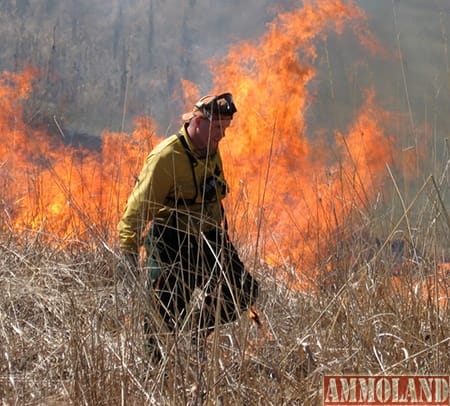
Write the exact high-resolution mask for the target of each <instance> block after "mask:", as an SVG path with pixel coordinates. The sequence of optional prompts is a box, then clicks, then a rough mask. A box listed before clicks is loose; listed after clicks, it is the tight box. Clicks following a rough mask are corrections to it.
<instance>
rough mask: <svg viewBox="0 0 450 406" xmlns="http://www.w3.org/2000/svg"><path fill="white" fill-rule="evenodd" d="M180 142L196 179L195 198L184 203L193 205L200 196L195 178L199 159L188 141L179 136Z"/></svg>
mask: <svg viewBox="0 0 450 406" xmlns="http://www.w3.org/2000/svg"><path fill="white" fill-rule="evenodd" d="M177 138H178V140H179V141H180V142H181V145H183V148H184V150H185V152H186V155H187V156H188V158H189V162H190V163H191V170H192V177H193V179H194V186H195V196H194V197H193V198H192V199H188V200H186V199H183V201H184V203H186V204H193V203H195V201H196V200H197V195H198V185H197V177H196V176H195V167H196V166H197V165H198V162H197V158H196V157H195V156H194V154H193V153H192V151H191V149H190V148H189V145H188V144H187V142H186V139H185V138H184V137H183V136H182V135H181V134H180V133H178V134H177Z"/></svg>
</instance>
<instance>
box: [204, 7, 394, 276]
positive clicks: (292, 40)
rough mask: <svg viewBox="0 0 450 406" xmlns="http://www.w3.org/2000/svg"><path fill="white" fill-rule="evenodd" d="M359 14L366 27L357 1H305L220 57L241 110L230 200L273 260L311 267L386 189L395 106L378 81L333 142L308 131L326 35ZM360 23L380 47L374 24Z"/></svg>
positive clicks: (228, 142) (231, 144) (221, 73)
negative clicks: (383, 104) (380, 104)
mask: <svg viewBox="0 0 450 406" xmlns="http://www.w3.org/2000/svg"><path fill="white" fill-rule="evenodd" d="M353 21H359V22H360V24H361V25H360V26H361V27H363V26H364V21H365V20H364V16H363V13H362V12H361V10H360V9H359V8H357V7H356V6H355V5H354V4H353V3H351V2H350V3H344V2H343V1H329V0H326V1H316V2H314V3H312V2H305V5H304V7H303V8H302V9H298V10H296V11H294V12H291V13H282V14H280V15H279V17H278V20H277V21H275V22H273V23H272V24H270V25H269V29H268V32H267V33H266V34H265V35H264V36H263V37H262V38H261V39H260V40H259V41H258V42H256V43H251V42H246V43H243V44H238V45H236V46H234V47H232V48H231V49H230V51H229V53H228V55H227V56H226V57H225V58H224V59H223V60H222V61H220V62H212V71H213V73H216V74H217V75H216V76H217V80H216V84H215V86H216V88H217V90H218V91H223V90H224V89H227V90H231V91H232V92H233V94H234V95H235V99H236V100H237V103H238V110H239V111H238V114H237V118H236V120H234V123H233V126H232V128H231V129H230V131H229V134H228V135H227V137H226V139H225V140H224V141H223V144H224V145H223V148H222V151H223V154H224V155H225V157H226V158H225V161H226V162H228V172H227V173H229V176H230V177H231V179H232V190H233V192H234V198H233V199H232V202H231V204H229V206H230V207H229V209H231V210H232V211H233V213H234V214H233V216H234V218H235V219H236V221H235V225H236V227H237V228H238V230H239V231H241V234H242V235H247V236H249V240H250V241H251V242H253V244H254V243H255V242H256V241H259V246H258V247H257V248H258V249H259V250H260V251H261V252H262V254H263V257H264V258H265V259H266V260H267V261H269V262H271V263H275V264H279V263H280V262H281V261H283V260H287V261H288V262H290V263H292V262H293V263H295V264H297V266H299V267H301V269H303V268H310V267H311V264H312V263H314V261H315V259H316V258H315V257H316V256H317V255H318V253H319V252H320V244H321V240H322V239H323V238H324V236H325V235H327V234H328V233H330V232H332V231H333V230H334V229H335V228H336V227H338V226H339V225H340V224H342V223H343V222H344V221H345V219H346V216H349V215H350V213H351V212H352V210H354V209H355V208H361V207H364V206H365V205H367V204H368V203H369V202H370V200H371V199H372V198H373V196H374V194H375V193H377V191H378V188H379V187H380V184H381V183H380V182H381V181H382V179H383V177H384V175H383V173H384V172H385V165H386V163H387V162H390V157H391V153H390V149H391V148H392V144H393V143H392V140H391V139H390V138H389V137H388V136H386V134H385V133H384V130H383V129H382V127H381V125H380V124H379V121H380V118H382V117H385V116H386V113H384V112H382V111H381V110H380V109H378V108H376V106H375V102H374V100H375V95H374V91H373V90H368V91H367V94H366V101H365V104H364V105H363V106H362V107H361V109H360V112H359V115H358V117H357V118H356V119H355V121H354V123H353V124H352V125H351V126H350V127H349V129H348V132H347V134H340V133H337V134H335V139H334V143H333V144H334V145H333V146H331V145H328V146H327V143H326V142H325V141H324V140H323V139H320V138H319V137H318V136H317V135H314V134H309V133H308V126H307V120H306V112H307V109H308V106H309V105H310V104H311V103H312V96H311V95H310V93H309V90H308V89H309V88H308V86H309V85H310V84H311V81H312V80H313V79H314V78H315V76H316V74H317V73H316V71H315V69H314V68H313V62H314V61H315V60H316V57H317V50H316V42H317V40H318V39H324V38H326V35H327V34H326V32H327V31H328V30H334V31H335V32H337V33H338V34H339V33H342V32H343V28H344V26H345V24H346V23H350V22H353ZM355 27H356V25H355ZM354 31H355V33H356V35H357V37H358V38H360V40H361V42H362V43H363V44H364V45H365V46H367V45H368V44H371V48H372V49H375V48H376V47H375V45H374V44H375V42H374V41H373V39H372V38H371V37H370V36H363V34H364V33H365V32H366V30H364V29H362V28H358V29H356V28H355V30H354ZM372 45H373V46H372ZM328 144H329V143H328ZM230 168H233V169H230Z"/></svg>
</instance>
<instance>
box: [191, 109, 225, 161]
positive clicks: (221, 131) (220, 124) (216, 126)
mask: <svg viewBox="0 0 450 406" xmlns="http://www.w3.org/2000/svg"><path fill="white" fill-rule="evenodd" d="M196 120H198V121H197V128H196V134H195V139H194V140H193V141H194V145H195V147H196V148H197V149H198V150H200V151H202V152H204V153H205V154H208V155H213V154H215V153H216V152H217V148H218V147H219V142H220V140H221V139H222V138H223V137H225V131H226V129H227V128H228V127H229V126H230V124H231V119H221V120H211V121H209V120H208V119H206V118H202V117H198V118H196Z"/></svg>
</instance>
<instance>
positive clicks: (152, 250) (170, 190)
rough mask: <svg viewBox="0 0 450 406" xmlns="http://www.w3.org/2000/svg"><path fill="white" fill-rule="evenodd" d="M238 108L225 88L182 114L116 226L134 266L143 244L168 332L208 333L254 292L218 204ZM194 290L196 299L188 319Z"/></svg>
mask: <svg viewBox="0 0 450 406" xmlns="http://www.w3.org/2000/svg"><path fill="white" fill-rule="evenodd" d="M236 111H237V109H236V106H235V104H234V102H233V98H232V95H231V94H230V93H224V94H221V95H218V96H204V97H202V98H201V99H200V100H199V101H198V102H197V103H196V104H195V106H194V108H193V110H192V111H191V112H189V113H186V114H184V115H183V116H182V118H183V121H184V124H183V126H182V127H181V129H180V131H179V133H178V134H176V135H172V136H171V137H169V138H167V139H165V140H164V141H162V142H161V143H160V144H159V145H157V146H156V147H155V148H154V149H153V150H152V151H151V153H150V154H149V156H148V157H147V159H146V161H145V164H144V167H143V169H142V171H141V173H140V175H139V178H138V181H137V183H136V185H135V187H134V190H133V191H132V193H131V195H130V197H129V199H128V202H127V205H126V208H125V212H124V214H123V217H122V219H121V220H120V223H119V225H118V231H119V238H120V245H121V249H122V251H123V252H124V254H125V255H126V257H127V258H129V259H130V260H131V262H134V264H137V257H138V252H139V247H140V245H141V244H142V243H143V242H144V243H145V248H146V265H147V269H148V271H149V279H150V282H151V286H152V288H153V289H152V294H154V295H155V297H156V299H157V300H156V302H157V306H158V307H159V312H160V315H161V316H162V318H163V320H164V322H165V324H166V326H167V327H168V328H169V329H170V330H171V331H175V330H178V329H181V328H183V326H185V325H187V324H189V323H190V325H191V326H192V328H193V329H194V330H195V331H196V332H198V331H203V332H204V333H205V336H206V335H207V334H209V333H210V332H211V331H212V330H213V329H214V327H215V326H217V325H220V324H223V323H227V322H231V321H234V320H236V319H237V318H238V317H239V315H240V313H241V312H242V311H245V310H247V309H248V308H249V306H250V305H251V304H252V303H253V302H254V300H255V298H256V296H257V294H258V285H257V282H256V281H255V280H254V279H253V278H252V277H251V276H250V274H248V272H246V271H245V269H244V265H243V263H242V262H241V260H240V259H239V256H238V254H237V252H236V249H235V248H234V246H233V244H232V243H231V241H230V240H229V237H228V234H227V230H226V218H225V213H224V209H223V205H222V200H223V199H224V197H225V196H226V194H227V192H228V186H227V183H226V180H225V177H224V174H223V170H222V160H221V156H220V153H219V143H220V140H221V139H222V138H223V137H224V136H225V131H226V130H227V128H228V127H229V126H230V124H231V121H232V119H233V115H234V114H235V113H236ZM149 223H150V224H151V225H150V227H149V228H148V227H147V226H148V224H149ZM147 229H148V230H147ZM196 289H197V292H199V291H200V292H201V295H199V297H200V298H202V299H201V303H200V305H199V311H198V312H197V316H198V317H197V319H196V320H195V324H192V320H189V317H190V314H191V312H190V310H189V309H190V306H189V304H190V301H191V299H192V296H193V292H194V290H196ZM147 328H148V326H147Z"/></svg>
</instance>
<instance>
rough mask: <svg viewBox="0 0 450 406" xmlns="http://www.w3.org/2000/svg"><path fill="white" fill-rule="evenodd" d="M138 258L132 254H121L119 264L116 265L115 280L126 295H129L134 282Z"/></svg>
mask: <svg viewBox="0 0 450 406" xmlns="http://www.w3.org/2000/svg"><path fill="white" fill-rule="evenodd" d="M138 265H139V256H138V254H136V253H133V252H125V251H124V252H122V255H121V258H120V262H119V263H118V264H117V268H116V271H117V279H118V282H119V284H121V285H122V287H123V288H124V290H125V292H126V293H129V292H130V291H131V290H132V289H133V286H134V284H135V282H136V276H137V268H138Z"/></svg>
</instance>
